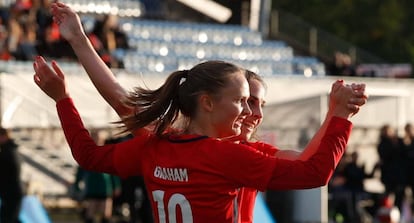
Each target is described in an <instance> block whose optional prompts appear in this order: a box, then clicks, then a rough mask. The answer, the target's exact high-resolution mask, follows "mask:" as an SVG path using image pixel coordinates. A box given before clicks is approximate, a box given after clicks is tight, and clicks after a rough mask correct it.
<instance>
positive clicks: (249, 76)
mask: <svg viewBox="0 0 414 223" xmlns="http://www.w3.org/2000/svg"><path fill="white" fill-rule="evenodd" d="M246 79H247V81H250V80H257V81H259V82H260V84H262V86H263V87H264V88H265V89H266V90H267V86H266V83H265V82H264V80H263V78H262V77H261V76H260V75H258V74H257V73H255V72H253V71H251V70H246Z"/></svg>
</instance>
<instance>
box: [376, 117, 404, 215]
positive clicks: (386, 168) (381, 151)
mask: <svg viewBox="0 0 414 223" xmlns="http://www.w3.org/2000/svg"><path fill="white" fill-rule="evenodd" d="M377 151H378V155H379V166H380V170H381V182H382V183H383V184H384V187H385V193H386V195H389V194H394V196H395V201H394V203H395V205H396V206H397V207H398V208H401V204H402V201H403V199H404V193H405V184H406V182H405V181H406V174H405V171H406V169H405V167H404V157H403V155H404V153H403V142H402V139H401V138H399V137H398V135H397V134H396V131H395V129H394V128H392V127H391V126H390V125H388V124H386V125H383V126H382V127H381V129H380V138H379V143H378V146H377Z"/></svg>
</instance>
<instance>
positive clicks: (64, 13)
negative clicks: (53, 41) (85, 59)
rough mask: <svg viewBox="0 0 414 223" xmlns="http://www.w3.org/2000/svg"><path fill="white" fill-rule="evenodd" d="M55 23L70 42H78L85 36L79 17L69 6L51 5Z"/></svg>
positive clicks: (58, 3) (59, 3) (61, 4)
mask: <svg viewBox="0 0 414 223" xmlns="http://www.w3.org/2000/svg"><path fill="white" fill-rule="evenodd" d="M51 13H52V15H53V21H54V22H55V23H56V24H58V26H59V32H60V34H61V35H62V37H63V38H65V39H66V40H67V41H68V42H70V43H72V42H76V41H77V40H78V38H79V37H81V36H85V32H84V30H83V26H82V23H81V20H80V18H79V15H78V14H76V12H75V11H73V10H72V9H71V8H69V6H67V5H65V4H64V3H61V2H55V3H52V5H51Z"/></svg>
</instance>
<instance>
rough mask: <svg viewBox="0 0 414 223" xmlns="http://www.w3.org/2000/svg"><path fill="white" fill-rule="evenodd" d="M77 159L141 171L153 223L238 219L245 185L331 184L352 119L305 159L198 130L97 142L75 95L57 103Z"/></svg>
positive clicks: (97, 167)
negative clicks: (277, 154)
mask: <svg viewBox="0 0 414 223" xmlns="http://www.w3.org/2000/svg"><path fill="white" fill-rule="evenodd" d="M56 106H57V110H58V114H59V118H60V120H61V124H62V128H63V130H64V133H65V137H66V140H67V142H68V144H69V146H70V148H71V150H72V154H73V157H74V158H75V160H76V161H77V162H78V163H79V165H80V166H81V167H83V168H84V169H86V170H93V171H98V172H107V173H110V174H115V175H119V176H121V177H128V176H135V175H142V176H143V177H144V181H145V184H146V187H147V193H148V194H149V197H150V200H151V204H152V208H153V213H154V217H155V222H160V223H172V222H178V223H181V222H185V223H188V222H202V223H203V222H206V223H211V222H220V223H222V222H224V223H231V222H237V221H238V216H237V207H238V205H237V204H236V202H237V199H236V198H237V191H238V188H241V187H249V188H256V189H258V190H265V189H279V190H285V189H307V188H315V187H319V186H322V185H326V183H327V182H328V180H329V178H330V177H331V175H332V173H333V172H334V169H335V167H336V165H337V164H338V162H339V160H340V158H341V156H342V154H343V153H344V151H345V147H346V144H347V140H348V138H349V134H350V132H351V127H352V124H351V123H350V122H349V121H348V120H346V119H341V118H337V117H334V118H332V119H331V121H330V123H329V126H328V128H327V131H326V133H325V136H324V137H323V139H322V141H321V144H320V147H321V148H320V149H319V150H318V151H317V152H316V153H315V154H314V155H313V156H312V157H310V158H309V159H308V160H307V161H300V160H295V161H290V160H283V159H278V158H275V157H274V156H267V155H265V154H263V153H261V152H259V151H257V150H256V149H253V148H251V147H249V146H247V145H241V144H235V143H232V142H224V141H220V140H217V139H214V138H209V137H206V136H199V135H177V136H171V137H165V138H160V137H157V136H155V135H152V134H150V133H148V134H141V135H139V136H136V137H134V138H133V139H131V140H129V141H125V142H122V143H118V144H109V145H104V146H97V145H96V144H95V142H94V141H93V139H92V138H91V137H90V136H89V133H88V131H87V130H86V129H85V128H84V126H83V123H82V121H81V119H80V116H79V114H78V112H77V110H76V108H75V106H74V105H73V102H72V99H70V98H66V99H63V100H60V101H59V102H58V103H57V105H56Z"/></svg>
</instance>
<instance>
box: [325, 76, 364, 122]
mask: <svg viewBox="0 0 414 223" xmlns="http://www.w3.org/2000/svg"><path fill="white" fill-rule="evenodd" d="M367 98H368V96H367V95H366V94H365V84H352V85H348V84H347V85H345V84H344V81H343V80H338V81H336V82H335V83H334V84H333V85H332V89H331V93H330V101H329V112H330V113H331V114H332V115H335V116H339V117H343V118H350V117H352V116H353V115H355V114H356V113H358V111H359V109H360V106H362V105H364V104H365V103H366V101H367Z"/></svg>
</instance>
